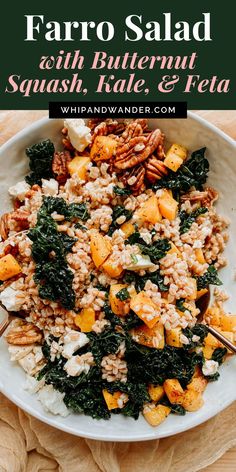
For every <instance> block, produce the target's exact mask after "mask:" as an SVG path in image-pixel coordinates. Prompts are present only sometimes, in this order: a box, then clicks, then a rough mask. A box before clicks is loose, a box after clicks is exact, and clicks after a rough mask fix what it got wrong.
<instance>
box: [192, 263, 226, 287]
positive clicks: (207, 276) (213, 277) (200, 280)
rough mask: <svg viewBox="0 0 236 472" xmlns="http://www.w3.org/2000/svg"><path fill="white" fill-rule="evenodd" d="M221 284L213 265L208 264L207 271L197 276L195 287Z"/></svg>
mask: <svg viewBox="0 0 236 472" xmlns="http://www.w3.org/2000/svg"><path fill="white" fill-rule="evenodd" d="M210 284H211V285H222V282H221V280H220V279H219V277H218V272H217V270H216V268H215V267H214V265H209V267H208V269H207V271H206V272H205V273H204V274H203V275H200V276H199V277H197V289H198V290H201V289H202V288H206V287H208V285H210Z"/></svg>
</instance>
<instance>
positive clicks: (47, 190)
mask: <svg viewBox="0 0 236 472" xmlns="http://www.w3.org/2000/svg"><path fill="white" fill-rule="evenodd" d="M58 190H59V185H58V182H57V181H56V180H55V179H49V180H47V179H42V191H43V194H44V195H50V196H51V197H53V196H55V195H57V194H58Z"/></svg>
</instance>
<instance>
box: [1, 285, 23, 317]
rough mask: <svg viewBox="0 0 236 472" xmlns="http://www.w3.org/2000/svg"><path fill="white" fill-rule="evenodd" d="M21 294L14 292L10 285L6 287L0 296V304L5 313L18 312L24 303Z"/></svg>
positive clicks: (18, 291) (17, 291)
mask: <svg viewBox="0 0 236 472" xmlns="http://www.w3.org/2000/svg"><path fill="white" fill-rule="evenodd" d="M21 294H22V292H21V291H20V290H15V289H14V288H13V287H12V286H11V285H9V286H8V287H6V288H5V289H4V290H3V291H2V292H1V294H0V302H1V303H2V304H3V306H5V308H6V310H7V311H19V310H20V309H21V307H22V305H23V303H24V298H23V297H21Z"/></svg>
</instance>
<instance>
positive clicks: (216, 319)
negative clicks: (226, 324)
mask: <svg viewBox="0 0 236 472" xmlns="http://www.w3.org/2000/svg"><path fill="white" fill-rule="evenodd" d="M205 316H206V318H210V324H211V325H214V326H220V324H221V316H222V313H221V310H220V309H219V308H218V307H209V308H208V310H207V312H206V315H205Z"/></svg>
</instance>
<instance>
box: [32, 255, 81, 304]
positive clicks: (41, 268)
mask: <svg viewBox="0 0 236 472" xmlns="http://www.w3.org/2000/svg"><path fill="white" fill-rule="evenodd" d="M73 277H74V276H73V272H72V271H71V270H70V269H69V267H68V265H67V263H66V262H65V260H64V259H57V260H56V261H50V262H46V263H44V262H42V263H39V262H38V264H37V266H36V271H35V276H34V280H35V282H36V283H38V284H39V296H40V297H41V298H45V299H46V300H52V301H54V302H56V301H60V303H61V305H62V306H63V307H64V308H67V309H68V310H72V309H73V308H74V305H75V293H74V290H73V288H72V282H73Z"/></svg>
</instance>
